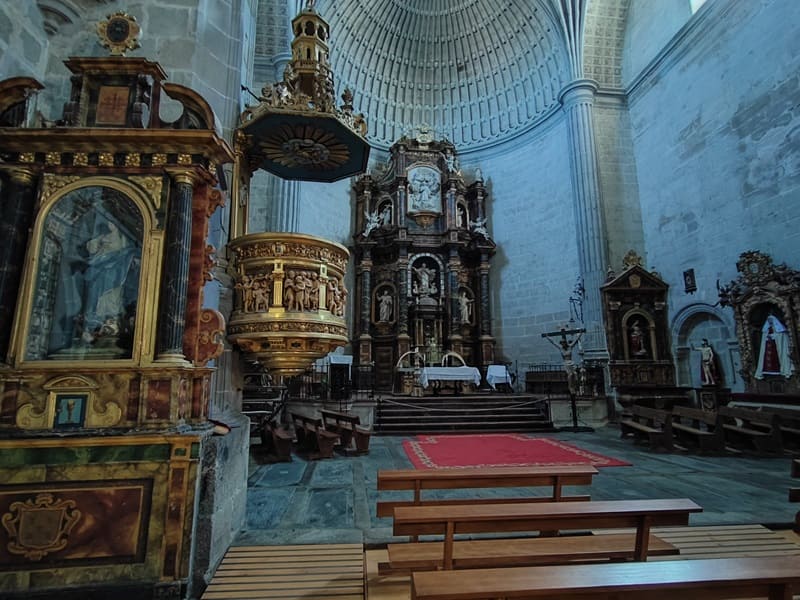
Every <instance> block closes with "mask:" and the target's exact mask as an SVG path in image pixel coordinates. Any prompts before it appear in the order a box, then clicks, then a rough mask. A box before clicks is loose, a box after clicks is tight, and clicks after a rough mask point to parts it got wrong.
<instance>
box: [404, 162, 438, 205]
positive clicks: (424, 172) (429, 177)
mask: <svg viewBox="0 0 800 600" xmlns="http://www.w3.org/2000/svg"><path fill="white" fill-rule="evenodd" d="M438 194H439V176H438V174H437V172H436V171H434V170H433V169H425V168H419V169H415V170H414V171H413V172H412V173H411V175H410V176H409V180H408V196H409V200H410V206H411V208H412V209H413V210H434V209H436V208H437V203H438V200H439V198H438Z"/></svg>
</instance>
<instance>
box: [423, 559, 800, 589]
mask: <svg viewBox="0 0 800 600" xmlns="http://www.w3.org/2000/svg"><path fill="white" fill-rule="evenodd" d="M798 586H800V556H769V557H748V558H707V559H697V560H675V561H659V562H650V563H647V562H639V563H620V564H594V565H563V566H560V567H513V568H507V569H472V570H469V571H433V572H426V573H414V574H413V576H412V580H411V598H412V600H467V599H469V600H494V599H498V598H500V599H511V598H548V599H549V598H558V599H559V600H583V599H587V598H605V599H609V598H614V599H619V600H624V599H628V598H631V599H636V600H665V599H671V598H687V599H691V600H721V599H723V598H768V599H769V600H791V598H792V588H794V590H795V591H797V589H798Z"/></svg>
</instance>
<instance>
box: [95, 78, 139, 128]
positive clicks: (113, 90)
mask: <svg viewBox="0 0 800 600" xmlns="http://www.w3.org/2000/svg"><path fill="white" fill-rule="evenodd" d="M130 93H131V92H130V90H129V89H128V87H127V86H118V85H113V86H112V85H104V86H103V87H101V88H100V92H99V93H98V97H97V115H96V117H95V123H96V124H98V125H125V120H126V119H127V116H128V98H129V96H130Z"/></svg>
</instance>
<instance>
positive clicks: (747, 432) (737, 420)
mask: <svg viewBox="0 0 800 600" xmlns="http://www.w3.org/2000/svg"><path fill="white" fill-rule="evenodd" d="M717 412H718V414H719V416H720V419H721V423H722V427H723V429H724V431H725V442H726V444H728V445H730V446H733V447H736V448H742V446H743V445H744V444H747V445H748V446H749V447H750V448H751V449H755V450H756V451H757V452H758V453H760V454H782V453H783V442H782V440H781V430H780V422H779V417H778V415H776V414H773V413H768V412H762V411H759V410H750V409H748V408H738V407H732V406H720V407H719V410H718V411H717Z"/></svg>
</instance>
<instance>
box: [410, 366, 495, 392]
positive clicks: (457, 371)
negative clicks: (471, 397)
mask: <svg viewBox="0 0 800 600" xmlns="http://www.w3.org/2000/svg"><path fill="white" fill-rule="evenodd" d="M433 381H471V382H472V383H474V384H475V385H480V384H481V372H480V371H479V370H478V369H477V368H476V367H424V368H423V369H422V370H421V371H420V374H419V383H420V385H421V386H422V387H428V386H429V385H430V384H431V382H433Z"/></svg>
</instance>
